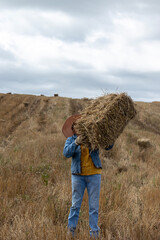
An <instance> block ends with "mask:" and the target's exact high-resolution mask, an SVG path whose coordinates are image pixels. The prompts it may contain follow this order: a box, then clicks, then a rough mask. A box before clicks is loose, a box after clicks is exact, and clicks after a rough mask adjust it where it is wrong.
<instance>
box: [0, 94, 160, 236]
mask: <svg viewBox="0 0 160 240" xmlns="http://www.w3.org/2000/svg"><path fill="white" fill-rule="evenodd" d="M89 102H90V100H89V99H70V98H62V97H46V96H33V95H18V94H0V239H1V240H11V239H13V240H17V239H18V240H19V239H20V240H27V239H28V240H31V239H32V240H44V239H46V240H53V239H62V240H65V239H69V238H68V237H67V235H66V231H67V228H66V226H67V218H68V213H69V208H70V206H71V173H70V164H71V159H66V158H65V157H64V156H63V154H62V152H63V147H64V143H65V140H66V139H65V137H64V136H63V135H62V132H61V128H62V125H63V123H64V121H65V120H66V118H67V117H68V116H70V115H72V114H75V113H77V112H78V111H80V110H82V109H83V108H84V107H85V106H86V105H87V104H88V103H89ZM136 108H137V111H138V114H137V116H136V118H134V119H133V120H132V121H131V122H130V123H129V124H128V125H127V127H126V128H125V130H124V132H123V133H122V134H121V136H120V137H119V138H118V139H117V141H116V142H115V145H114V148H113V149H112V150H111V151H109V152H105V151H101V153H100V156H101V160H102V164H103V172H102V186H101V196H100V211H99V226H100V228H101V239H106V240H131V239H132V240H137V239H141V240H149V239H155V240H158V239H160V214H159V212H160V120H159V119H160V102H152V103H144V102H136ZM141 138H147V139H149V141H150V144H151V146H150V147H149V148H147V149H141V148H140V147H139V146H138V144H137V140H138V139H141ZM88 231H89V226H88V199H87V193H86V192H85V196H84V199H83V203H82V208H81V212H80V218H79V223H78V229H77V235H78V236H77V239H89V234H88Z"/></svg>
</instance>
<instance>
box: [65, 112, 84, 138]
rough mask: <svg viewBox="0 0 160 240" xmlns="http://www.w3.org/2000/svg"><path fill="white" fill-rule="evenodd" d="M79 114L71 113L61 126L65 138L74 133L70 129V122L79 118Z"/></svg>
mask: <svg viewBox="0 0 160 240" xmlns="http://www.w3.org/2000/svg"><path fill="white" fill-rule="evenodd" d="M80 117H81V115H80V114H76V115H72V116H70V117H69V118H67V120H66V121H65V123H64V125H63V127H62V132H63V134H64V136H65V137H66V138H68V137H71V136H72V135H73V134H74V133H73V130H72V124H73V123H75V122H76V120H77V119H78V118H80Z"/></svg>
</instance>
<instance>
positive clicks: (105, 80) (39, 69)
mask: <svg viewBox="0 0 160 240" xmlns="http://www.w3.org/2000/svg"><path fill="white" fill-rule="evenodd" d="M159 13H160V1H159V0H134V1H131V0H81V1H78V0H34V1H33V0H0V92H1V93H7V92H12V93H25V94H36V95H39V94H44V95H47V96H53V94H54V93H58V94H59V95H60V96H63V97H72V98H82V97H89V98H90V97H98V96H100V95H102V94H103V93H104V92H105V93H110V92H127V93H128V94H129V95H130V96H131V97H132V98H133V99H134V100H136V101H160V82H159V80H160V27H159V26H160V14H159Z"/></svg>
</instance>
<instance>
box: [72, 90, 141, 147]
mask: <svg viewBox="0 0 160 240" xmlns="http://www.w3.org/2000/svg"><path fill="white" fill-rule="evenodd" d="M81 115H82V116H81V118H80V119H78V120H77V125H76V130H77V132H78V134H80V135H81V136H82V144H83V145H84V146H86V147H89V148H91V149H92V150H94V149H96V148H103V149H104V148H106V147H109V146H110V145H111V144H113V143H114V142H115V140H116V139H117V138H118V137H119V135H120V134H121V133H122V131H123V130H124V128H125V126H126V125H127V123H128V122H129V121H130V120H131V119H132V118H133V117H134V116H135V115H136V110H135V106H134V102H133V101H132V99H131V98H130V97H129V96H128V95H127V94H126V93H120V94H115V93H111V94H106V95H104V96H101V97H99V98H97V99H95V100H93V101H92V102H91V103H90V105H89V106H88V107H86V108H85V109H84V110H83V111H82V112H81Z"/></svg>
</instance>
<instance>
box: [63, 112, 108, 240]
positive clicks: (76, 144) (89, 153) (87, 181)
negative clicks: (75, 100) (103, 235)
mask: <svg viewBox="0 0 160 240" xmlns="http://www.w3.org/2000/svg"><path fill="white" fill-rule="evenodd" d="M78 119H81V115H80V114H78V115H73V116H71V117H69V118H68V119H67V120H66V121H65V123H64V125H63V128H62V132H63V134H64V136H65V137H66V138H67V140H66V142H65V146H64V150H63V154H64V156H65V157H66V158H70V157H72V164H71V173H72V206H71V208H70V213H69V217H68V232H69V234H71V236H72V237H74V235H75V230H76V226H77V223H78V218H79V211H80V207H81V203H82V199H83V195H84V190H85V188H87V192H88V199H89V225H90V228H91V230H90V236H91V237H93V238H97V237H98V236H99V231H100V228H99V226H98V212H99V196H100V185H101V171H102V165H101V161H100V158H99V150H98V148H97V149H95V150H92V149H91V148H88V147H85V146H84V145H83V144H82V136H81V135H78V134H77V131H76V126H77V125H76V122H77V121H78ZM112 147H113V144H111V145H110V146H107V148H106V150H110V149H111V148H112Z"/></svg>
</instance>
